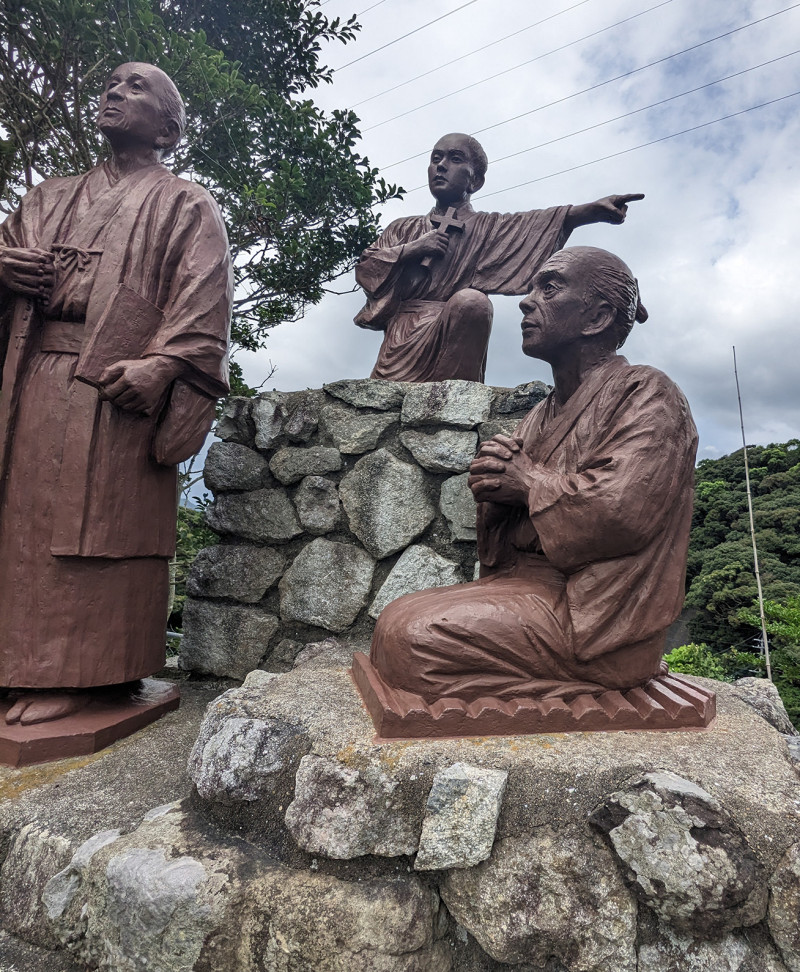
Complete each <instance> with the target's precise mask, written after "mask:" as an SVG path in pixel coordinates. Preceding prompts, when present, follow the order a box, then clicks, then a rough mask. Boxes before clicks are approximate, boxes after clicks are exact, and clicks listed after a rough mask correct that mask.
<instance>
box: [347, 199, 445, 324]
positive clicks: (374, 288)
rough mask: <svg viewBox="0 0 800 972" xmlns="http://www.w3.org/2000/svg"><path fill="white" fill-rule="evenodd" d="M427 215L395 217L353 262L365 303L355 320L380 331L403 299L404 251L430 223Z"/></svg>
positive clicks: (428, 227)
mask: <svg viewBox="0 0 800 972" xmlns="http://www.w3.org/2000/svg"><path fill="white" fill-rule="evenodd" d="M425 222H426V217H424V216H420V217H414V218H412V219H396V220H395V221H394V222H392V223H390V224H389V225H388V226H387V227H386V230H385V231H384V232H383V233H381V235H380V236H379V237H378V239H377V240H376V241H375V243H373V245H372V246H370V247H367V249H366V250H364V252H363V253H362V254H361V257H360V259H359V261H358V263H357V264H356V282H357V283H358V285H359V286H360V287H361V288H362V289H363V291H364V293H365V295H366V298H367V302H366V304H365V305H364V307H363V308H362V309H361V310H360V311H359V312H358V314H356V316H355V323H356V324H358V326H359V327H364V328H367V329H368V330H371V331H382V330H384V329H385V327H386V323H387V321H388V319H389V317H391V315H392V314H393V313H394V310H395V308H396V306H397V305H398V304H399V303H400V301H401V300H402V296H401V291H402V277H403V270H404V263H403V259H402V258H403V251H404V250H405V246H406V243H409V242H411V241H412V240H415V239H417V237H418V236H421V235H422V233H424V232H425V231H426V228H427V229H430V226H429V225H428V226H427V227H426V226H425Z"/></svg>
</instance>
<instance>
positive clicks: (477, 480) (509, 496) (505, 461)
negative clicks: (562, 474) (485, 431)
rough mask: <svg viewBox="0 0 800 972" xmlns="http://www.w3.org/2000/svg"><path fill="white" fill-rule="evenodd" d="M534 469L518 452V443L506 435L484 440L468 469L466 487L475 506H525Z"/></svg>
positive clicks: (519, 451) (520, 442)
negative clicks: (484, 504) (470, 491)
mask: <svg viewBox="0 0 800 972" xmlns="http://www.w3.org/2000/svg"><path fill="white" fill-rule="evenodd" d="M535 482H536V467H535V465H534V464H533V462H532V461H531V459H530V458H529V457H528V456H527V455H526V454H525V453H524V452H523V450H522V440H521V439H512V438H511V437H510V436H507V435H496V436H494V437H493V438H491V439H487V440H486V441H485V442H484V443H482V444H481V447H480V448H479V449H478V454H477V455H476V456H475V458H474V459H473V460H472V464H471V465H470V467H469V478H468V479H467V485H468V486H469V488H470V489H471V490H472V494H473V496H474V497H475V501H476V502H477V503H503V504H505V505H507V506H527V505H528V494H529V492H530V489H531V487H532V486H533V484H534V483H535Z"/></svg>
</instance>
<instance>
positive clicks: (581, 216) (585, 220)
mask: <svg viewBox="0 0 800 972" xmlns="http://www.w3.org/2000/svg"><path fill="white" fill-rule="evenodd" d="M639 199H644V193H643V192H631V193H628V194H627V195H625V196H604V197H603V198H602V199H596V200H595V201H594V202H590V203H581V204H580V205H578V206H572V208H571V209H570V211H569V213H568V214H567V217H566V219H565V220H564V228H565V229H566V230H567V231H568V232H570V233H571V232H572V231H573V230H574V229H577V227H578V226H587V225H589V224H590V223H614V224H618V223H624V222H625V216H626V215H627V212H628V203H631V202H636V201H637V200H639Z"/></svg>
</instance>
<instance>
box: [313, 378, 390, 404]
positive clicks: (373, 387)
mask: <svg viewBox="0 0 800 972" xmlns="http://www.w3.org/2000/svg"><path fill="white" fill-rule="evenodd" d="M322 387H323V388H324V390H325V391H326V392H327V393H328V394H329V395H333V397H334V398H339V399H341V401H343V402H347V404H348V405H355V406H356V407H357V408H375V409H378V410H379V411H382V412H389V411H392V410H394V409H398V408H400V406H401V405H402V404H403V398H404V397H405V394H406V389H407V388H408V387H409V385H408V384H407V383H404V382H401V381H386V380H384V379H382V378H366V379H351V380H348V379H345V380H343V381H334V382H331V384H329V385H323V386H322Z"/></svg>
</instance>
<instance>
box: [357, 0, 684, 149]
mask: <svg viewBox="0 0 800 972" xmlns="http://www.w3.org/2000/svg"><path fill="white" fill-rule="evenodd" d="M672 2H673V0H661V2H660V3H656V4H654V5H653V6H652V7H647V8H646V9H645V10H640V11H639V13H635V14H632V15H631V16H630V17H625V18H624V19H623V20H618V21H617V22H616V23H613V24H609V25H608V26H607V27H601V28H600V29H599V30H593V31H592V32H591V34H584V35H583V37H578V38H576V39H575V40H573V41H569V43H567V44H562V45H561V46H560V47H554V48H552V50H549V51H545V52H544V53H543V54H537V55H536V57H530V58H528V60H527V61H521V62H520V63H519V64H515V65H514V66H513V67H509V68H504V69H503V70H502V71H498V72H497V74H490V75H489V77H488V78H481V80H480V81H473V82H472V83H471V84H465V85H464V87H463V88H458V89H456V90H455V91H450V92H449V93H448V94H444V95H439V97H438V98H434V99H433V100H432V101H426V102H425V103H424V104H422V105H417V107H416V108H409V109H408V110H407V111H401V112H400V114H399V115H392V117H391V118H384V120H383V121H381V122H378V123H377V124H375V125H370V126H369V127H368V128H365V129H364V131H365V132H371V131H372V130H373V129H374V128H380V127H381V125H388V124H389V122H393V121H397V119H398V118H405V117H406V115H413V114H414V112H415V111H421V110H422V109H423V108H429V107H430V106H431V105H435V104H438V103H439V102H440V101H446V100H447V99H448V98H452V97H453V96H454V95H457V94H461V92H462V91H469V90H470V89H471V88H477V87H479V86H480V85H482V84H486V83H487V82H488V81H494V80H495V79H496V78H502V77H503V76H504V75H506V74H511V72H512V71H518V70H519V69H520V68H522V67H526V66H527V65H528V64H533V63H534V62H536V61H541V60H542V59H543V58H545V57H549V56H550V55H551V54H558V53H559V52H560V51H566V50H567V49H568V48H570V47H574V46H575V45H576V44H580V43H581V42H582V41H585V40H591V38H592V37H597V36H598V35H599V34H604V33H606V31H609V30H613V29H614V28H615V27H621V26H622V25H623V24H627V23H628V22H629V21H631V20H636V19H637V17H643V16H644V15H645V14H648V13H650V12H651V11H653V10H658V8H659V7H665V6H666V5H667V4H668V3H672Z"/></svg>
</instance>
